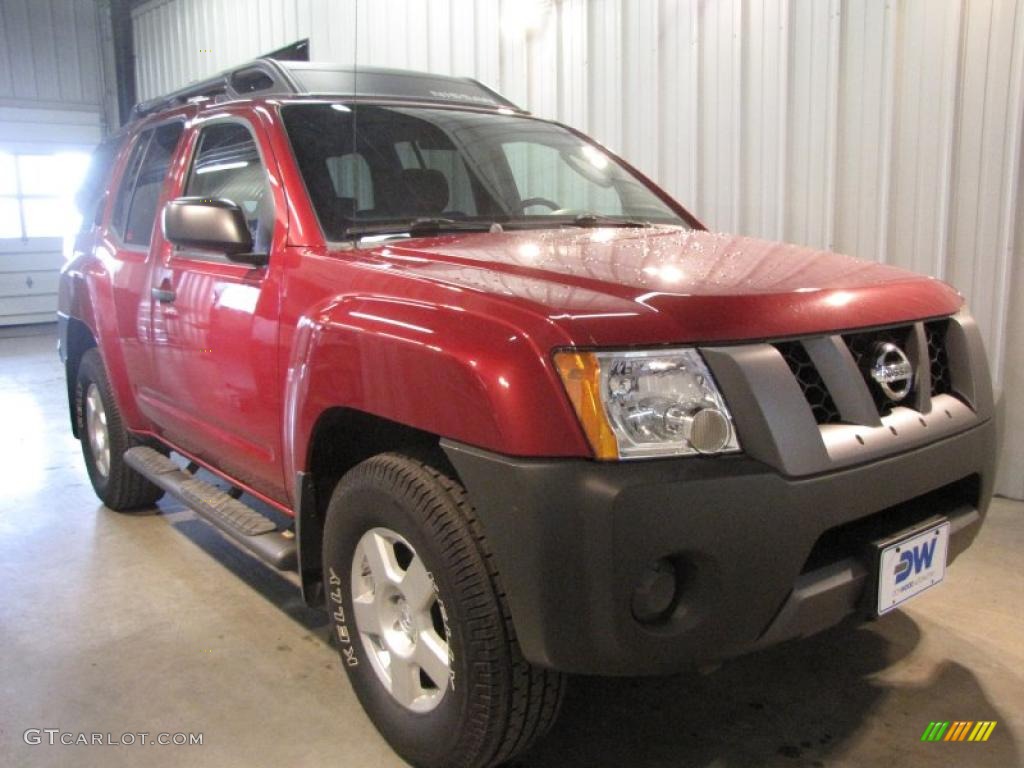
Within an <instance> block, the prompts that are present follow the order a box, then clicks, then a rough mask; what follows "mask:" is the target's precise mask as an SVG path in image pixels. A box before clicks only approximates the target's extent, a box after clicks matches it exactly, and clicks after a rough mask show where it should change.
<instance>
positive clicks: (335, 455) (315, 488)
mask: <svg viewBox="0 0 1024 768" xmlns="http://www.w3.org/2000/svg"><path fill="white" fill-rule="evenodd" d="M439 444H440V437H439V436H438V435H435V434H432V433H430V432H425V431H423V430H421V429H416V428H415V427H410V426H407V425H405V424H400V423H398V422H395V421H391V420H389V419H385V418H383V417H380V416H375V415H373V414H371V413H366V412H364V411H359V410H355V409H353V408H345V407H332V408H328V409H326V410H325V411H323V412H322V413H321V414H320V416H319V417H318V418H317V420H316V424H315V425H314V427H313V431H312V435H311V437H310V441H309V449H308V455H307V457H306V462H305V466H306V469H305V470H303V471H299V472H297V473H296V480H295V483H296V489H295V497H296V505H295V535H296V540H297V544H298V563H299V576H300V578H301V581H302V595H303V598H304V599H305V601H306V603H307V604H309V605H313V606H319V605H322V604H323V582H322V579H321V576H322V573H321V551H322V547H323V533H324V520H325V518H326V514H327V505H328V503H329V502H330V500H331V494H332V493H333V492H334V487H335V486H336V485H337V484H338V481H339V480H341V478H342V477H343V476H344V475H345V473H346V472H348V471H349V470H350V469H352V468H353V467H355V466H356V465H358V464H359V463H361V462H363V461H365V460H366V459H369V458H370V457H372V456H376V455H378V454H381V453H388V452H401V453H404V454H407V455H412V456H416V457H417V458H420V459H424V460H427V461H428V462H429V463H431V464H432V465H434V466H435V467H436V468H437V469H442V470H444V471H445V472H446V473H449V474H450V475H451V476H452V477H455V476H456V473H455V468H454V467H453V466H452V465H451V463H450V462H449V461H448V458H447V456H446V455H445V454H444V452H443V451H442V450H441V449H440V445H439Z"/></svg>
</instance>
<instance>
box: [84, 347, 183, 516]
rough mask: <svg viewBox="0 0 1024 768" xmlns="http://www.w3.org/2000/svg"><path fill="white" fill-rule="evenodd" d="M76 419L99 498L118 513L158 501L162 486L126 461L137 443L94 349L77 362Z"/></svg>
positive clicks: (86, 460)
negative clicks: (126, 426) (127, 426)
mask: <svg viewBox="0 0 1024 768" xmlns="http://www.w3.org/2000/svg"><path fill="white" fill-rule="evenodd" d="M75 419H76V421H77V424H78V437H79V439H80V440H81V442H82V456H83V457H84V458H85V468H86V470H88V472H89V481H90V482H91V483H92V487H93V490H94V491H96V495H97V496H99V497H100V500H101V501H102V502H103V503H104V504H105V505H106V506H107V507H109V508H110V509H113V510H116V511H119V512H120V511H126V510H130V509H139V508H142V507H151V506H153V505H154V504H156V502H157V501H159V499H160V498H161V497H162V496H163V495H164V492H163V490H162V489H161V488H160V487H158V486H156V485H153V483H151V482H149V480H147V479H146V478H145V477H143V476H142V475H140V474H139V473H138V472H136V471H135V470H134V469H132V468H131V467H129V466H128V465H127V464H126V463H125V461H124V452H125V451H127V450H128V449H129V448H131V447H132V446H133V445H138V441H137V440H136V439H135V438H134V437H132V435H131V433H130V432H128V430H127V429H125V427H124V424H123V422H122V421H121V411H120V410H118V407H117V403H116V402H115V401H114V395H113V392H112V390H111V388H110V381H109V379H107V371H106V368H104V366H103V358H101V357H100V353H99V351H98V350H97V349H96V348H95V347H93V348H92V349H90V350H88V351H86V353H85V354H84V355H82V360H81V362H79V364H78V378H77V379H76V380H75Z"/></svg>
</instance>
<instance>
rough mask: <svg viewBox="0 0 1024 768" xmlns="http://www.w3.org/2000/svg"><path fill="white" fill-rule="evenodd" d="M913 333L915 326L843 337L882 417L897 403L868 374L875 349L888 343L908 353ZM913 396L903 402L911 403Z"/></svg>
mask: <svg viewBox="0 0 1024 768" xmlns="http://www.w3.org/2000/svg"><path fill="white" fill-rule="evenodd" d="M913 331H914V328H913V326H902V327H899V328H882V329H881V330H877V331H866V332H864V333H848V334H846V335H845V336H843V341H845V342H846V346H847V347H849V349H850V354H852V355H853V359H854V360H855V361H856V363H857V367H858V368H859V369H860V372H861V375H862V376H863V377H864V381H865V382H866V383H867V385H868V389H869V390H871V396H872V397H873V398H874V399H875V406H876V407H877V408H878V413H879V414H880V415H882V416H885V415H887V414H888V413H889V411H891V410H892V407H893V405H895V403H893V402H892V401H891V400H890V399H889V398H888V397H886V395H885V393H884V392H883V391H882V388H881V387H879V386H878V382H876V381H875V380H874V379H872V378H871V376H870V375H869V374H868V371H869V370H871V366H872V365H874V362H875V348H876V347H877V346H878V345H879V344H887V343H888V344H895V345H896V346H897V347H899V348H900V349H902V350H904V351H906V349H907V347H908V344H909V341H910V335H911V333H913ZM911 394H912V391H911V392H908V393H907V396H906V397H905V398H904V399H903V400H902V401H901V402H903V403H907V402H908V401H910V397H911Z"/></svg>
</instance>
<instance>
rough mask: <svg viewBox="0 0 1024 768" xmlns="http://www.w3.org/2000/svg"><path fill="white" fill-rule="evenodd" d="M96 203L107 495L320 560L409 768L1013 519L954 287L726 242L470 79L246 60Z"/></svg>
mask: <svg viewBox="0 0 1024 768" xmlns="http://www.w3.org/2000/svg"><path fill="white" fill-rule="evenodd" d="M80 203H81V205H82V207H83V210H85V211H86V218H87V222H88V226H87V227H86V228H85V229H84V231H83V232H82V233H81V234H80V236H79V237H78V240H77V247H76V255H75V258H74V259H73V261H71V262H70V263H69V264H68V265H67V267H66V268H65V270H64V273H63V277H62V281H61V288H60V324H61V325H60V327H61V334H60V352H61V355H62V358H63V360H64V361H65V364H66V368H67V381H68V397H69V402H70V406H71V416H72V429H73V430H74V433H75V435H76V436H77V437H79V438H80V439H81V442H82V450H83V453H84V456H85V462H86V465H87V467H88V471H89V476H90V478H91V479H92V483H93V485H94V487H95V489H96V492H97V494H98V495H99V497H100V498H101V499H102V500H103V502H104V503H105V504H106V505H107V506H108V507H110V508H112V509H115V510H127V509H133V508H137V507H144V506H148V505H151V504H153V503H154V502H155V501H156V500H157V499H159V498H160V496H161V495H162V494H163V493H165V492H169V493H171V494H174V495H175V496H177V497H179V498H181V499H183V500H184V501H185V502H186V503H187V504H188V505H190V506H191V507H193V508H194V509H195V510H196V511H197V512H198V513H199V514H200V515H201V516H203V517H204V518H206V519H207V520H208V521H210V522H211V523H213V524H214V525H216V526H217V527H218V528H219V529H220V530H221V531H222V532H223V533H224V534H225V535H226V536H228V537H230V538H231V539H233V540H234V541H236V542H237V543H238V544H240V545H241V546H243V547H246V548H247V549H248V550H249V551H250V552H251V553H253V554H254V555H256V556H258V557H259V558H261V559H263V560H265V561H267V562H268V563H270V564H271V565H273V566H275V567H277V568H280V569H293V570H296V571H297V572H298V574H299V578H300V579H301V583H302V588H303V594H304V596H305V598H306V599H307V600H308V601H309V602H311V603H313V604H319V605H324V606H325V607H326V609H327V610H328V611H329V613H330V615H331V620H332V622H333V629H332V634H333V637H334V640H335V642H336V644H337V647H338V650H339V652H340V654H341V659H342V661H343V665H344V667H345V669H346V671H347V672H348V675H349V679H350V681H351V683H352V685H353V687H354V689H355V691H356V693H357V694H358V696H359V699H360V701H361V702H362V704H363V706H364V707H365V708H366V710H367V712H368V713H369V715H370V717H371V718H372V720H373V722H374V723H375V724H376V726H377V727H378V728H379V729H380V730H381V732H382V733H383V734H384V735H385V736H386V737H387V739H388V740H389V741H390V743H391V744H392V745H393V746H394V748H395V749H396V750H397V751H398V752H399V753H400V754H401V755H402V756H403V757H404V758H405V759H406V760H408V761H409V762H411V763H413V764H414V765H417V766H489V765H496V764H499V763H501V762H504V761H506V760H508V759H510V758H511V757H513V756H514V755H516V754H518V753H520V752H522V751H523V750H525V749H526V748H528V747H529V746H530V744H531V743H533V742H534V741H535V739H537V738H538V737H539V736H540V735H541V734H543V733H544V732H545V731H546V730H547V729H548V728H549V727H550V725H551V723H552V721H553V720H554V718H555V716H556V713H557V711H558V707H559V703H560V701H561V699H562V695H563V690H564V686H565V674H566V673H593V674H630V675H633V674H657V673H667V672H672V671H675V670H678V669H680V668H681V667H683V666H684V665H687V664H690V663H693V662H695V661H707V660H713V659H720V658H725V657H729V656H733V655H736V654H740V653H743V652H745V651H748V650H750V649H753V648H757V647H761V646H764V645H767V644H770V643H776V642H779V641H781V640H784V639H787V638H793V637H797V636H804V635H808V634H810V633H813V632H816V631H818V630H821V629H823V628H824V627H827V626H830V625H832V624H835V623H836V622H838V621H839V620H840V619H842V618H844V617H846V616H849V615H851V614H856V615H860V616H864V617H869V616H876V615H879V614H883V613H885V612H886V611H889V610H892V609H893V608H895V607H896V606H898V605H900V604H901V603H903V602H904V601H905V600H907V599H909V598H912V597H914V596H915V595H917V594H919V593H920V592H922V591H924V590H926V589H928V588H929V587H931V586H933V585H935V584H936V583H938V582H939V581H941V580H942V578H943V576H944V575H945V568H946V565H947V563H949V562H950V561H952V560H953V559H954V558H955V557H956V556H957V555H958V554H959V553H960V552H962V551H963V550H964V549H965V548H966V547H967V546H968V545H969V544H970V542H971V540H972V539H973V538H974V536H975V535H976V534H977V532H978V529H979V526H980V524H981V521H982V518H983V517H984V515H985V511H986V508H987V506H988V503H989V499H990V497H991V494H992V478H993V460H994V459H993V457H994V435H995V429H994V424H993V419H992V410H993V404H992V391H991V384H990V381H989V374H988V368H987V364H986V361H985V355H984V352H983V349H982V344H981V342H980V339H979V334H978V331H977V329H976V327H975V324H974V322H973V321H972V320H971V318H970V317H969V316H968V315H967V314H966V312H965V310H964V308H963V301H962V299H961V297H960V296H959V295H958V294H957V293H956V292H955V291H954V290H953V289H952V288H950V287H949V286H947V285H945V284H943V283H941V282H939V281H937V280H933V279H929V278H925V277H919V276H916V275H913V274H910V273H908V272H904V271H901V270H898V269H894V268H892V267H888V266H883V265H881V264H875V263H872V262H867V261H859V260H856V259H853V258H849V257H847V256H841V255H837V254H834V253H828V252H824V251H818V250H814V249H811V248H803V247H798V246H794V245H784V244H780V243H773V242H765V241H762V240H755V239H752V238H747V237H739V236H732V235H723V234H712V233H710V232H707V231H705V230H704V228H703V227H702V226H701V224H700V222H699V221H698V220H697V219H696V218H694V217H693V216H692V215H691V214H689V213H688V212H687V211H686V210H684V209H683V207H682V206H680V205H679V204H678V203H677V202H675V201H674V200H673V199H672V198H671V197H670V196H669V195H667V194H666V193H665V192H663V191H662V190H660V189H659V188H658V187H657V186H655V185H654V184H653V183H652V182H651V181H650V180H649V179H647V178H645V177H644V176H643V175H642V174H641V173H639V172H638V171H637V170H636V169H635V168H633V167H631V166H630V165H629V164H628V163H626V162H624V161H623V160H621V159H620V158H618V157H616V156H615V155H613V154H612V153H610V152H608V151H607V150H606V149H604V148H602V147H601V146H599V145H598V144H596V143H594V142H593V141H591V140H590V139H588V138H587V137H585V136H583V135H582V134H580V133H579V132H577V131H575V130H573V129H571V128H568V127H566V126H563V125H559V124H558V123H554V122H550V121H546V120H540V119H537V118H534V117H531V116H530V115H528V114H527V113H525V112H523V111H522V110H520V109H518V108H517V107H516V106H515V105H514V104H511V103H509V102H508V101H506V100H505V99H503V98H502V97H500V96H499V95H497V94H495V93H494V92H493V91H490V90H488V89H487V88H485V87H484V86H482V85H480V84H479V83H477V82H475V81H472V80H463V79H456V78H447V77H439V76H433V75H425V74H418V73H411V72H399V71H391V70H359V71H358V72H355V71H351V70H345V69H342V68H339V67H333V66H328V65H319V64H294V63H288V64H286V63H279V62H274V61H269V60H264V61H258V62H254V63H252V64H250V65H247V66H245V67H242V68H240V69H238V70H234V71H231V72H228V73H226V74H224V75H222V76H218V77H216V78H213V79H211V80H208V81H205V82H203V83H199V84H198V85H195V86H193V87H190V88H189V89H187V90H185V91H181V92H178V93H175V94H171V95H170V96H168V97H167V98H164V99H161V100H158V101H156V102H152V103H149V104H143V105H141V106H140V107H138V108H137V110H136V116H135V119H133V121H132V122H131V123H130V124H129V125H128V126H127V127H126V128H125V129H124V130H123V131H121V133H119V134H118V135H117V136H115V137H114V138H112V139H111V140H109V141H108V142H107V143H105V144H104V145H103V146H102V147H100V149H99V150H98V151H97V153H96V157H95V162H94V166H93V169H92V174H91V176H90V180H89V182H88V183H87V185H86V187H85V188H84V189H83V190H82V193H81V195H80ZM172 454H173V455H175V456H176V457H177V458H173V459H172Z"/></svg>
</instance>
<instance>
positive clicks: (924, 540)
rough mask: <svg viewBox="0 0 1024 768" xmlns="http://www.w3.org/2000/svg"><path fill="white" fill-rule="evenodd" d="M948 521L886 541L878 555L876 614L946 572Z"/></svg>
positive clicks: (938, 580) (936, 582)
mask: <svg viewBox="0 0 1024 768" xmlns="http://www.w3.org/2000/svg"><path fill="white" fill-rule="evenodd" d="M948 549H949V522H948V521H946V522H942V523H940V524H938V525H936V526H933V527H931V528H929V529H927V530H925V531H922V532H921V533H917V534H914V535H913V536H910V537H908V538H906V539H902V540H901V541H897V542H895V543H893V544H890V545H889V546H887V547H886V548H885V549H883V550H882V553H881V557H879V569H880V570H879V573H878V615H879V616H881V615H882V614H883V613H888V612H889V611H891V610H892V609H893V608H896V607H897V606H899V605H902V604H903V603H905V602H907V600H910V599H911V598H912V597H917V596H918V595H920V594H921V593H922V592H924V591H925V590H927V589H930V588H932V587H934V586H935V585H936V584H938V583H939V582H940V581H942V579H943V577H944V576H945V575H946V552H947V550H948Z"/></svg>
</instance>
